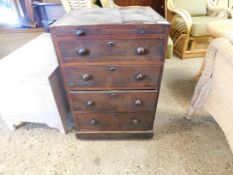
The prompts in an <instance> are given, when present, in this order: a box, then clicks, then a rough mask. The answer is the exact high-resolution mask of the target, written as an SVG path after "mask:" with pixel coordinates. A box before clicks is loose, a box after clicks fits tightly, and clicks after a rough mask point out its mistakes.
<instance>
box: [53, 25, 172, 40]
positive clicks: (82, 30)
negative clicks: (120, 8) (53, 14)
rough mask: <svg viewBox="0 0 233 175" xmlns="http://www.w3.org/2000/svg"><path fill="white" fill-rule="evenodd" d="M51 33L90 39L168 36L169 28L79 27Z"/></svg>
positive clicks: (142, 26)
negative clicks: (93, 37) (120, 36)
mask: <svg viewBox="0 0 233 175" xmlns="http://www.w3.org/2000/svg"><path fill="white" fill-rule="evenodd" d="M51 32H52V33H53V34H55V35H56V36H76V37H79V38H81V37H89V36H92V35H127V34H129V35H148V34H167V33H168V32H169V26H163V25H151V24H150V25H133V24H131V25H116V26H106V25H97V26H78V27H62V26H60V27H57V28H52V29H51Z"/></svg>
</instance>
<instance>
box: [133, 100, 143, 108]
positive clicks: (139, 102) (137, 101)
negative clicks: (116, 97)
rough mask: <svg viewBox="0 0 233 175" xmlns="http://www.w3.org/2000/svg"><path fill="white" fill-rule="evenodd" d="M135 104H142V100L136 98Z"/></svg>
mask: <svg viewBox="0 0 233 175" xmlns="http://www.w3.org/2000/svg"><path fill="white" fill-rule="evenodd" d="M134 104H135V105H136V106H142V100H138V99H137V100H135V101H134Z"/></svg>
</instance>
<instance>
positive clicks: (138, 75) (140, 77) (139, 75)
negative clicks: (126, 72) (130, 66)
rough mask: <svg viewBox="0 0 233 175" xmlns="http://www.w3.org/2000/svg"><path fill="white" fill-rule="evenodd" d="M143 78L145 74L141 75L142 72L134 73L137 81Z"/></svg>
mask: <svg viewBox="0 0 233 175" xmlns="http://www.w3.org/2000/svg"><path fill="white" fill-rule="evenodd" d="M144 78H145V76H144V75H143V74H137V75H136V80H138V81H141V80H143V79H144Z"/></svg>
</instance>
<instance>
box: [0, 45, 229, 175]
mask: <svg viewBox="0 0 233 175" xmlns="http://www.w3.org/2000/svg"><path fill="white" fill-rule="evenodd" d="M9 47H11V46H9ZM9 50H10V49H9ZM200 64H201V59H200V58H195V59H188V60H180V59H177V58H176V57H173V58H172V59H171V60H167V61H166V64H165V65H166V66H165V71H164V77H163V81H162V87H161V93H160V97H159V103H158V111H157V114H156V120H155V126H154V133H155V135H154V138H153V139H151V140H143V141H80V140H77V139H76V138H75V136H74V132H71V133H69V134H68V135H61V134H59V133H58V131H56V130H55V129H49V128H47V127H46V126H42V125H26V126H24V127H21V128H19V129H18V130H16V131H9V130H8V129H7V128H6V126H5V124H4V122H3V121H2V120H1V121H0V140H1V142H0V150H1V151H0V175H5V174H7V175H8V174H9V175H22V174H30V175H31V174H32V175H55V174H56V175H66V174H67V175H154V174H156V175H232V174H233V155H232V153H231V151H230V148H229V146H228V144H227V142H226V139H225V136H224V134H223V132H222V131H221V129H220V128H219V126H218V124H217V123H216V122H215V121H214V120H213V119H212V117H211V116H210V115H209V114H207V113H205V112H204V111H200V112H199V113H197V114H196V115H195V116H194V118H193V120H192V121H191V122H188V121H186V120H184V119H183V116H184V114H185V112H186V110H187V107H188V105H189V101H190V98H191V96H192V93H193V89H194V86H195V83H194V82H192V81H191V79H192V77H193V76H194V75H195V73H196V72H197V70H198V68H199V67H200ZM9 98H12V97H10V95H9ZM12 110H13V109H12Z"/></svg>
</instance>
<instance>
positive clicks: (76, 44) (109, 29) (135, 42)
mask: <svg viewBox="0 0 233 175" xmlns="http://www.w3.org/2000/svg"><path fill="white" fill-rule="evenodd" d="M168 32H169V24H168V23H167V21H166V20H165V19H163V18H162V17H160V16H159V15H158V14H157V13H156V12H154V11H153V10H152V9H151V8H150V7H137V8H135V7H130V8H120V9H115V8H114V9H85V8H80V9H78V10H77V11H72V12H71V13H69V14H67V15H66V16H64V17H63V18H62V19H61V20H58V21H57V22H56V23H54V24H53V25H52V26H51V33H52V37H53V41H54V44H55V48H56V52H57V57H58V60H59V63H60V68H61V70H62V76H63V81H64V86H65V89H66V92H67V97H68V100H69V104H70V108H71V111H72V114H73V119H74V124H75V127H76V129H77V134H76V135H77V137H78V138H82V139H90V138H151V137H152V136H153V124H154V117H155V112H156V106H157V100H158V95H159V89H160V83H161V78H162V72H163V63H164V57H165V52H166V46H167V38H168Z"/></svg>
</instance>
